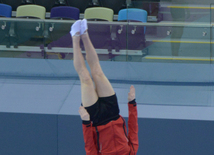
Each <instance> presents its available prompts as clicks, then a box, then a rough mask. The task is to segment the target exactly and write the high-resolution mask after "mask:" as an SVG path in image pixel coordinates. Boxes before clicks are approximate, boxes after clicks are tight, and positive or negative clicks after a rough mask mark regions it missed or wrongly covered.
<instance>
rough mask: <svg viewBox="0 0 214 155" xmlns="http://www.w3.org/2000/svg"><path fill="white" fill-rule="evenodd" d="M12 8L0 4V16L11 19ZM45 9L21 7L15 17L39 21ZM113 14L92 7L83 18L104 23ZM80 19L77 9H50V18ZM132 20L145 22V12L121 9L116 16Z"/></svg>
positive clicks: (37, 6) (109, 10)
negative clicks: (37, 19)
mask: <svg viewBox="0 0 214 155" xmlns="http://www.w3.org/2000/svg"><path fill="white" fill-rule="evenodd" d="M11 13H12V7H11V6H9V5H6V4H0V16H3V17H11ZM45 13H46V10H45V7H43V6H39V5H33V4H28V5H22V6H19V7H18V8H17V10H16V17H19V18H20V17H22V18H23V17H31V18H32V17H33V18H39V19H45ZM113 15H114V12H113V10H112V9H110V8H105V7H92V8H87V9H86V10H85V12H84V18H86V19H91V20H93V19H100V20H106V21H113ZM79 17H80V11H79V9H78V8H75V7H69V6H58V7H54V8H52V9H51V13H50V18H60V19H74V20H78V19H79ZM123 20H133V21H140V22H147V12H146V11H145V10H142V9H135V8H133V9H131V8H128V9H122V10H120V11H119V14H118V21H123Z"/></svg>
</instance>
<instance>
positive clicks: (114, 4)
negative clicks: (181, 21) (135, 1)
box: [0, 0, 127, 14]
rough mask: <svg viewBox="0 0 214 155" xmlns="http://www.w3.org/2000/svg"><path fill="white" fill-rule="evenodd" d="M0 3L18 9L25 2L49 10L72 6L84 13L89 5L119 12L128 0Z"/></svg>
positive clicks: (9, 0) (5, 0) (16, 0)
mask: <svg viewBox="0 0 214 155" xmlns="http://www.w3.org/2000/svg"><path fill="white" fill-rule="evenodd" d="M0 3H3V4H7V5H10V6H12V10H13V11H16V9H17V8H18V7H19V6H20V5H24V4H36V5H40V6H44V7H45V8H46V11H47V12H50V11H51V9H52V7H56V6H72V7H76V8H78V9H79V10H80V13H84V11H85V9H86V8H88V7H94V6H99V7H107V8H111V9H112V10H113V11H114V14H117V13H118V12H119V10H121V9H123V8H126V7H127V5H126V0H0Z"/></svg>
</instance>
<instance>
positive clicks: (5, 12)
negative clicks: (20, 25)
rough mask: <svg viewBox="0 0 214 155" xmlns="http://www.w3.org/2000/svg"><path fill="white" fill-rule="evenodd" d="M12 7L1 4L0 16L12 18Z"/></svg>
mask: <svg viewBox="0 0 214 155" xmlns="http://www.w3.org/2000/svg"><path fill="white" fill-rule="evenodd" d="M11 14H12V7H11V6H10V5H7V4H0V16H2V17H11Z"/></svg>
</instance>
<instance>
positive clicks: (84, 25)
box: [80, 19, 88, 35]
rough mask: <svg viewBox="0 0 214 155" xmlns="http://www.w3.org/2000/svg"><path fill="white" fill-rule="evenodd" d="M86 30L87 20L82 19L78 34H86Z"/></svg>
mask: <svg viewBox="0 0 214 155" xmlns="http://www.w3.org/2000/svg"><path fill="white" fill-rule="evenodd" d="M87 30H88V25H87V20H86V19H83V20H82V21H81V31H80V35H83V34H86V33H87Z"/></svg>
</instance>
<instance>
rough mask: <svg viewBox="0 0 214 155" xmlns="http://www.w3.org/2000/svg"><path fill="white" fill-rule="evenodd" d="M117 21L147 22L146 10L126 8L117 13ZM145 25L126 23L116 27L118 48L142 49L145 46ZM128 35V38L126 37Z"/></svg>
mask: <svg viewBox="0 0 214 155" xmlns="http://www.w3.org/2000/svg"><path fill="white" fill-rule="evenodd" d="M118 21H132V22H147V11H145V10H143V9H136V8H127V9H122V10H120V11H119V13H118ZM145 32H146V27H145V26H135V25H128V26H127V27H123V28H122V27H121V28H118V29H117V33H116V34H117V39H118V42H119V43H118V44H119V49H126V48H128V49H131V50H142V49H143V48H144V47H145V44H146V39H145ZM127 36H128V38H127Z"/></svg>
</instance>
